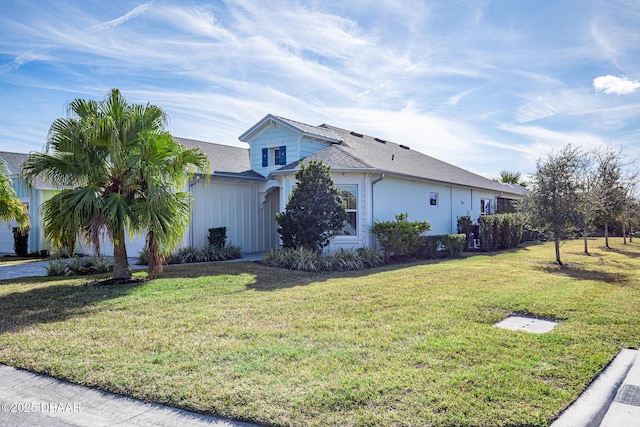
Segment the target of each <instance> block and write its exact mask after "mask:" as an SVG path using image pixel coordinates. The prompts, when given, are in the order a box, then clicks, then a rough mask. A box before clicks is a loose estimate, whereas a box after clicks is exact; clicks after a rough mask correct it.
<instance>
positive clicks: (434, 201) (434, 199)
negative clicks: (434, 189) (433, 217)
mask: <svg viewBox="0 0 640 427" xmlns="http://www.w3.org/2000/svg"><path fill="white" fill-rule="evenodd" d="M429 205H431V206H438V193H430V194H429Z"/></svg>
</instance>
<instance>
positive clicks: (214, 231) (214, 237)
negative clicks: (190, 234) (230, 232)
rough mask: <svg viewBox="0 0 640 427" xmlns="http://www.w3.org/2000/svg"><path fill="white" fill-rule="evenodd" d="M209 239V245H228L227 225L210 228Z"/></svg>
mask: <svg viewBox="0 0 640 427" xmlns="http://www.w3.org/2000/svg"><path fill="white" fill-rule="evenodd" d="M207 240H208V241H209V246H214V247H216V248H223V247H225V246H226V245H227V227H215V228H210V229H209V236H208V237H207Z"/></svg>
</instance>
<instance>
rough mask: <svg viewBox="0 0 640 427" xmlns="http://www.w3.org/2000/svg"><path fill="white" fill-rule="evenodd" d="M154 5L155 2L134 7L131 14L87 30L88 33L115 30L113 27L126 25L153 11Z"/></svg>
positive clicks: (128, 13)
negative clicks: (150, 10)
mask: <svg viewBox="0 0 640 427" xmlns="http://www.w3.org/2000/svg"><path fill="white" fill-rule="evenodd" d="M152 5H153V1H150V2H148V3H144V4H141V5H140V6H137V7H134V8H133V9H131V10H130V11H129V12H127V13H125V14H124V15H122V16H119V17H118V18H115V19H111V20H109V21H106V22H102V23H100V24H96V25H92V26H91V27H89V28H87V31H102V30H106V29H109V28H113V27H116V26H118V25H121V24H124V23H125V22H127V21H128V20H130V19H133V18H135V17H136V16H138V15H140V14H142V13H145V12H146V11H148V10H149V9H151V6H152Z"/></svg>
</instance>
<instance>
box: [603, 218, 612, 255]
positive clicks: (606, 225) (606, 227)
mask: <svg viewBox="0 0 640 427" xmlns="http://www.w3.org/2000/svg"><path fill="white" fill-rule="evenodd" d="M604 246H605V248H607V249H611V248H610V247H609V223H608V222H606V221H605V223H604Z"/></svg>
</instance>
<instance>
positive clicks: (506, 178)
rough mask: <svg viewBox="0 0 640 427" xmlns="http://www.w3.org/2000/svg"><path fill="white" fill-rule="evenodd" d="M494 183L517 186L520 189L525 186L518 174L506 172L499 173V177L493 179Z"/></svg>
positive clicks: (525, 183)
mask: <svg viewBox="0 0 640 427" xmlns="http://www.w3.org/2000/svg"><path fill="white" fill-rule="evenodd" d="M494 181H496V182H501V183H503V184H517V185H520V186H522V187H526V186H527V182H526V181H524V180H523V179H522V174H521V173H520V172H512V171H507V170H501V171H500V177H499V178H495V179H494Z"/></svg>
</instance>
